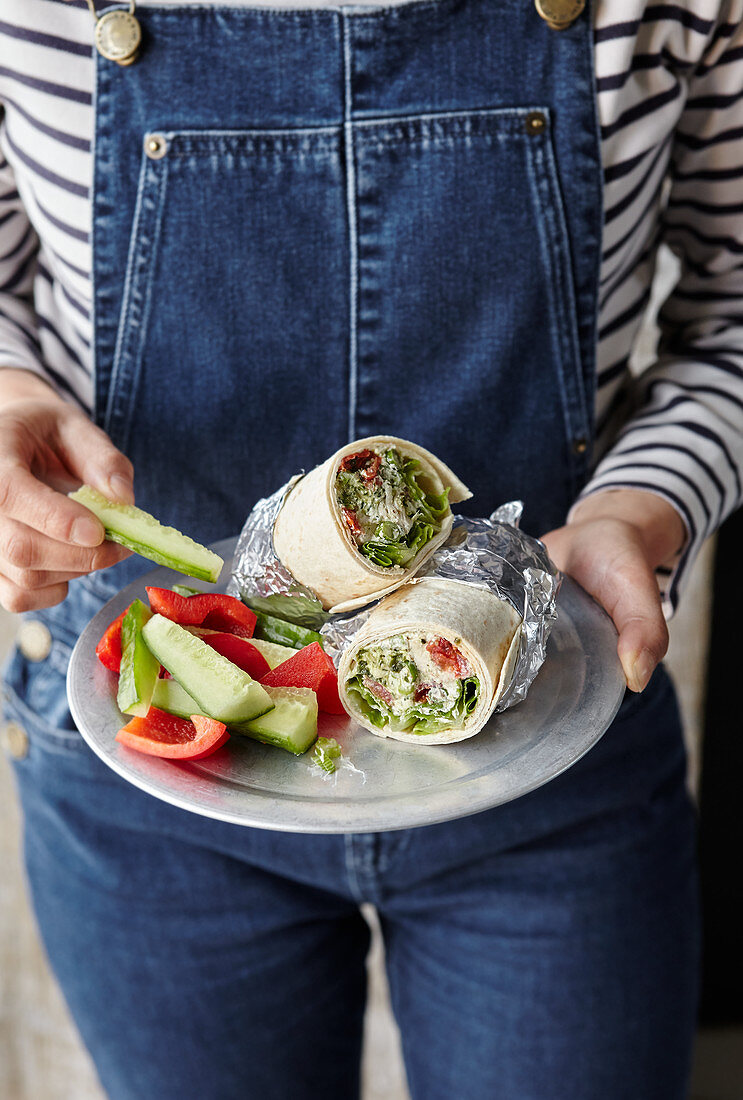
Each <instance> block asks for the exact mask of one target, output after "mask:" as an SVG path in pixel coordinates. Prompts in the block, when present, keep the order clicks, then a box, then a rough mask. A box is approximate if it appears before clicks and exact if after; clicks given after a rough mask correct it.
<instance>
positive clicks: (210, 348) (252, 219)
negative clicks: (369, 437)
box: [104, 127, 349, 541]
mask: <svg viewBox="0 0 743 1100" xmlns="http://www.w3.org/2000/svg"><path fill="white" fill-rule="evenodd" d="M104 247H105V243H104ZM348 285H349V269H348V240H347V222H346V203H345V184H344V174H343V156H342V139H341V131H340V129H339V128H337V127H335V128H334V127H317V128H312V129H290V130H275V131H271V130H242V131H230V132H224V131H218V130H203V131H179V132H170V131H163V132H162V133H157V134H151V133H150V134H146V135H144V139H143V153H142V160H141V167H140V175H139V184H138V194H137V205H136V213H135V218H134V223H133V225H132V230H131V238H130V242H129V254H128V262H127V273H126V282H125V290H124V300H123V307H122V312H121V318H120V323H119V330H118V339H117V345H116V353H115V359H114V364H113V372H112V377H111V383H110V389H109V393H108V407H107V411H106V417H105V421H104V426H105V428H106V430H107V431H108V432H109V434H110V435H111V436H112V438H113V439H114V441H115V442H116V443H117V445H119V446H120V447H122V448H123V449H125V450H126V451H127V453H128V454H129V456H130V458H131V459H132V461H133V462H134V467H135V470H139V471H141V474H142V484H143V494H142V501H143V506H145V507H147V508H149V509H150V510H152V511H153V512H155V514H161V515H163V516H168V515H173V507H174V505H175V506H176V507H177V509H178V510H177V512H176V517H177V518H176V520H175V522H178V521H180V522H182V523H183V524H184V526H186V527H187V530H188V532H189V534H192V535H193V536H194V537H195V538H198V539H201V540H202V541H212V540H214V539H215V538H217V537H223V536H226V535H230V534H235V533H236V532H237V531H238V530H239V528H240V527H241V526H242V523H243V521H244V518H245V515H246V514H247V512H248V511H249V508H250V506H251V505H252V503H253V502H254V500H255V498H256V497H257V496H259V495H262V494H263V495H265V494H267V493H268V492H271V491H273V490H274V489H275V488H276V487H277V485H280V484H281V483H282V481H285V480H287V478H288V476H290V475H291V474H292V473H294V472H296V469H297V468H299V467H301V466H305V465H310V464H311V463H312V462H313V461H318V462H319V461H321V460H322V459H323V458H324V457H325V452H326V449H327V448H328V447H329V448H330V450H332V449H333V448H334V447H336V446H338V445H339V444H340V442H341V441H342V440H343V439H344V438H345V433H346V425H347V399H346V393H347V388H348V380H347V360H348ZM171 522H173V521H171Z"/></svg>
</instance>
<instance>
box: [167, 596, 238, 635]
mask: <svg viewBox="0 0 743 1100" xmlns="http://www.w3.org/2000/svg"><path fill="white" fill-rule="evenodd" d="M147 595H148V596H149V598H150V607H151V608H152V610H153V611H154V612H155V613H156V614H158V615H164V616H165V618H166V619H172V621H173V622H175V623H180V625H181V626H208V627H210V628H211V629H212V630H222V631H226V632H227V633H228V634H237V636H238V637H239V638H252V637H253V632H254V630H255V623H256V616H255V613H254V612H253V611H251V610H250V608H249V607H246V606H245V604H244V603H243V602H242V600H238V599H236V598H235V597H234V596H225V595H224V593H222V592H204V593H203V594H202V595H199V596H180V595H179V594H178V593H177V592H171V590H170V589H169V588H148V589H147Z"/></svg>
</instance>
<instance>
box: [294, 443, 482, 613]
mask: <svg viewBox="0 0 743 1100" xmlns="http://www.w3.org/2000/svg"><path fill="white" fill-rule="evenodd" d="M471 495H472V494H471V493H470V491H469V489H467V487H466V486H465V485H463V484H462V482H461V481H460V480H459V478H457V477H456V475H455V474H454V473H452V471H451V470H450V469H449V467H448V466H446V465H445V464H444V463H443V462H441V461H440V460H439V459H438V458H436V456H435V455H433V454H431V453H430V451H426V450H425V449H424V448H423V447H419V446H417V444H415V443H409V442H408V441H407V440H404V439H397V438H395V437H394V436H371V437H369V438H367V439H359V440H356V441H355V442H353V443H349V444H347V445H346V446H345V447H341V449H340V450H339V451H336V452H335V454H334V455H331V457H330V458H329V459H327V460H326V461H325V462H323V463H322V465H320V466H316V467H315V469H314V470H311V471H310V472H309V473H308V474H307V475H306V476H305V477H302V478H300V479H299V480H298V481H297V482H296V483H295V484H294V485H293V487H292V488H291V489H290V491H289V493H288V495H287V497H286V499H285V500H284V502H283V504H282V507H281V510H280V511H279V514H278V516H277V518H276V522H275V524H274V528H273V545H274V550H275V552H276V555H277V557H278V558H279V560H280V561H281V563H282V565H284V566H285V567H286V568H287V569H288V570H289V571H290V573H291V574H292V575H293V576H294V578H295V579H296V580H297V581H299V583H300V584H303V585H305V586H306V587H307V588H310V589H312V591H313V592H315V594H316V595H317V597H318V599H319V600H320V602H321V603H322V605H323V607H324V608H325V609H326V610H328V609H329V610H330V611H333V612H337V611H349V610H351V609H352V608H355V607H360V606H361V605H363V604H365V603H369V602H370V601H371V600H372V599H377V598H379V597H380V596H383V595H385V594H386V593H388V592H392V591H394V590H395V589H396V588H398V587H399V586H400V585H401V584H404V583H405V582H406V581H407V580H409V579H410V578H411V577H412V576H413V575H414V574H415V572H416V571H417V570H418V569H419V568H420V566H421V565H422V564H423V562H424V561H425V560H426V559H427V558H428V557H430V555H431V554H432V553H433V551H434V550H435V549H436V547H437V546H440V545H441V543H443V542H445V541H446V539H447V538H448V536H449V533H450V531H451V527H452V523H453V516H452V514H451V507H450V505H451V504H452V503H456V502H458V501H462V500H467V499H468V497H470V496H471Z"/></svg>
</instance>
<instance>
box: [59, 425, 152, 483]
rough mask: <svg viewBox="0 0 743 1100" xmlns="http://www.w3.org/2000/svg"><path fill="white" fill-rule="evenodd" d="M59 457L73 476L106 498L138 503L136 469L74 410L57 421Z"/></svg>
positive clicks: (101, 432)
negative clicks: (135, 499) (135, 496)
mask: <svg viewBox="0 0 743 1100" xmlns="http://www.w3.org/2000/svg"><path fill="white" fill-rule="evenodd" d="M57 445H58V452H59V457H60V458H61V459H62V460H63V462H64V463H65V465H66V467H67V469H68V470H69V471H70V473H71V474H72V475H73V476H74V477H76V478H78V479H79V480H80V481H82V482H83V484H85V485H92V487H93V488H94V489H98V491H99V492H101V493H103V495H104V496H106V497H108V498H109V499H112V500H120V501H123V502H124V503H125V504H133V503H134V484H133V483H134V468H133V466H132V464H131V462H130V461H129V459H128V458H127V457H126V455H124V454H122V453H121V451H119V450H118V449H117V448H116V447H114V445H113V443H112V442H111V440H110V439H109V438H108V436H107V435H106V433H105V432H103V431H101V429H100V428H98V427H97V426H96V425H95V424H93V422H92V421H90V420H88V418H87V417H85V416H82V415H81V414H79V413H77V412H74V411H71V414H69V415H67V416H63V417H61V418H60V419H59V421H58V422H57Z"/></svg>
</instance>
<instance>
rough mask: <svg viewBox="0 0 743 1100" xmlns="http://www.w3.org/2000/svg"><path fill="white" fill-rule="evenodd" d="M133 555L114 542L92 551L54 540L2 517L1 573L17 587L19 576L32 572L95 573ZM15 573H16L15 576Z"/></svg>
mask: <svg viewBox="0 0 743 1100" xmlns="http://www.w3.org/2000/svg"><path fill="white" fill-rule="evenodd" d="M130 553H131V551H130V550H126V549H125V548H124V547H123V546H119V545H118V544H117V543H114V542H102V543H101V544H100V545H99V546H95V547H92V548H89V549H86V548H83V547H78V546H72V545H71V544H70V543H67V542H58V541H57V540H56V539H50V538H48V536H47V535H44V534H42V533H41V532H40V531H34V530H33V528H31V527H28V526H27V525H26V524H25V523H19V522H18V521H17V520H11V519H6V518H4V517H2V516H0V570H2V572H4V573H5V574H7V575H8V576H9V577H10V578H11V580H13V581H14V583H16V584H22V580H20V579H19V577H18V576H16V575H15V573H16V572H17V573H23V572H25V571H29V570H57V571H61V572H65V573H70V574H72V573H92V572H94V571H95V570H96V569H106V568H108V566H110V565H115V564H116V563H117V562H119V561H122V560H123V559H124V558H126V557H128V556H129V554H130ZM14 571H15V572H14Z"/></svg>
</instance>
